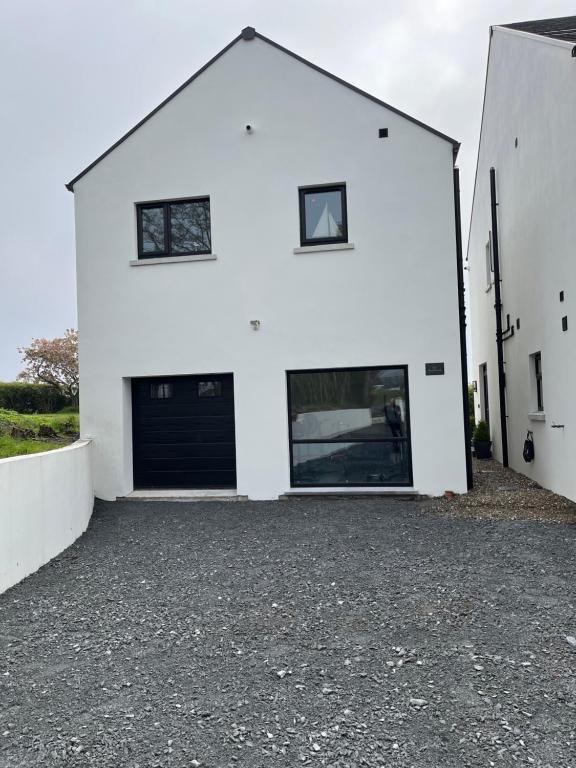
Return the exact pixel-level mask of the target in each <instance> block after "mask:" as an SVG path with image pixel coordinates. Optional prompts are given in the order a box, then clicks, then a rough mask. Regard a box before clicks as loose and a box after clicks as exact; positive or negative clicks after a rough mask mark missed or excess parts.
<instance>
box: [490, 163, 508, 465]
mask: <svg viewBox="0 0 576 768" xmlns="http://www.w3.org/2000/svg"><path fill="white" fill-rule="evenodd" d="M497 205H498V203H497V202H496V171H495V170H494V168H490V208H491V210H492V258H493V261H494V301H495V303H494V309H495V311H496V351H497V353H498V396H499V399H500V433H501V435H502V465H503V466H504V467H507V466H508V424H507V421H506V375H505V373H504V344H503V339H502V296H501V292H500V283H501V278H500V251H499V248H498V214H497Z"/></svg>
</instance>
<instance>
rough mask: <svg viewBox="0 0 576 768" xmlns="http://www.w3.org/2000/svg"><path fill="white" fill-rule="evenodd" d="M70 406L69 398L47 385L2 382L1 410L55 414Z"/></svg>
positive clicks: (0, 389)
mask: <svg viewBox="0 0 576 768" xmlns="http://www.w3.org/2000/svg"><path fill="white" fill-rule="evenodd" d="M69 404H70V400H69V398H67V397H66V396H65V395H63V394H62V393H61V392H58V390H57V389H54V388H53V387H49V386H47V385H46V384H25V383H21V382H12V381H10V382H1V381H0V408H8V409H9V410H11V411H18V413H55V412H57V411H59V410H61V409H62V408H64V406H65V405H69Z"/></svg>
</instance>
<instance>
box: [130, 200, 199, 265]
mask: <svg viewBox="0 0 576 768" xmlns="http://www.w3.org/2000/svg"><path fill="white" fill-rule="evenodd" d="M193 203H208V211H209V214H210V248H209V249H208V250H201V251H177V252H172V226H171V220H170V206H171V205H186V204H193ZM155 208H162V209H163V213H164V250H163V251H161V252H160V251H154V252H145V251H144V248H143V245H144V242H143V232H142V211H145V210H147V209H155ZM136 227H137V239H138V259H165V258H173V259H177V258H178V257H179V256H206V255H210V254H211V253H212V211H211V208H210V196H209V195H202V196H201V197H184V198H175V199H172V200H151V201H148V202H145V203H136Z"/></svg>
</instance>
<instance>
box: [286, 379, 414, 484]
mask: <svg viewBox="0 0 576 768" xmlns="http://www.w3.org/2000/svg"><path fill="white" fill-rule="evenodd" d="M289 397H290V414H291V435H292V443H293V445H292V462H293V481H294V483H295V484H298V483H301V484H313V485H318V484H320V485H323V484H330V482H328V481H329V480H330V479H331V482H333V483H334V484H336V485H339V484H346V483H354V484H369V485H370V484H375V485H385V484H388V485H397V484H400V485H406V484H410V482H411V477H410V441H409V437H410V436H409V430H408V406H407V375H406V370H405V369H404V368H379V369H351V370H337V371H301V372H293V373H290V374H289Z"/></svg>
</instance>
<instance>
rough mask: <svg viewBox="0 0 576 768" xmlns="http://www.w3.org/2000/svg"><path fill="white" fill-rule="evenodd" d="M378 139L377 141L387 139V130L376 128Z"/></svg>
mask: <svg viewBox="0 0 576 768" xmlns="http://www.w3.org/2000/svg"><path fill="white" fill-rule="evenodd" d="M378 138H379V139H387V138H388V128H378Z"/></svg>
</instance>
